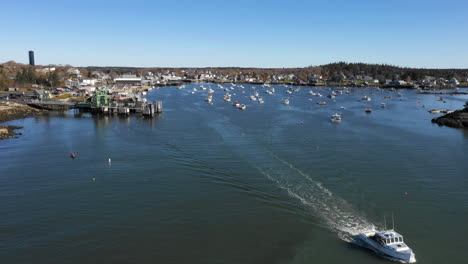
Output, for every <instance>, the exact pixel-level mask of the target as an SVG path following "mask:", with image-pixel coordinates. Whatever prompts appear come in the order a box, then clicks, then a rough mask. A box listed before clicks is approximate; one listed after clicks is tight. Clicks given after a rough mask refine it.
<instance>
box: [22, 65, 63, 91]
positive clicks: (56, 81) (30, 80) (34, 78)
mask: <svg viewBox="0 0 468 264" xmlns="http://www.w3.org/2000/svg"><path fill="white" fill-rule="evenodd" d="M15 79H16V82H17V83H19V84H21V85H25V84H37V85H43V86H46V87H57V86H59V85H60V78H59V76H58V74H57V73H56V72H55V71H53V72H49V73H47V74H45V75H37V74H36V72H35V71H34V68H33V67H25V68H23V69H22V70H21V71H18V73H17V74H16V78H15Z"/></svg>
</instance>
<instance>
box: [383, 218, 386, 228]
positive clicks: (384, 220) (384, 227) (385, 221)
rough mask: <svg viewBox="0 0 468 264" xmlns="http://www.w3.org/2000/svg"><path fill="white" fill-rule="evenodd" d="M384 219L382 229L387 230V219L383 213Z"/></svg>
mask: <svg viewBox="0 0 468 264" xmlns="http://www.w3.org/2000/svg"><path fill="white" fill-rule="evenodd" d="M383 221H384V230H387V219H385V215H384V216H383Z"/></svg>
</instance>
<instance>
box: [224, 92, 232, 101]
mask: <svg viewBox="0 0 468 264" xmlns="http://www.w3.org/2000/svg"><path fill="white" fill-rule="evenodd" d="M223 100H224V101H226V102H231V95H230V94H228V93H227V94H225V95H224V97H223Z"/></svg>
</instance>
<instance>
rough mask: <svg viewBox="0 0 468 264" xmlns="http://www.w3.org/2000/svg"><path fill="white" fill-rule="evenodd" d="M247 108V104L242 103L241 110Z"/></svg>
mask: <svg viewBox="0 0 468 264" xmlns="http://www.w3.org/2000/svg"><path fill="white" fill-rule="evenodd" d="M246 108H247V106H246V105H245V104H241V105H240V107H239V109H241V110H245V109H246Z"/></svg>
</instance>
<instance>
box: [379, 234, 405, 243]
mask: <svg viewBox="0 0 468 264" xmlns="http://www.w3.org/2000/svg"><path fill="white" fill-rule="evenodd" d="M375 239H376V240H377V242H379V243H381V244H383V245H391V244H395V243H403V236H401V235H400V234H398V233H397V232H394V231H385V232H377V233H376V234H375Z"/></svg>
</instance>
